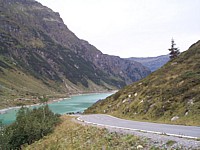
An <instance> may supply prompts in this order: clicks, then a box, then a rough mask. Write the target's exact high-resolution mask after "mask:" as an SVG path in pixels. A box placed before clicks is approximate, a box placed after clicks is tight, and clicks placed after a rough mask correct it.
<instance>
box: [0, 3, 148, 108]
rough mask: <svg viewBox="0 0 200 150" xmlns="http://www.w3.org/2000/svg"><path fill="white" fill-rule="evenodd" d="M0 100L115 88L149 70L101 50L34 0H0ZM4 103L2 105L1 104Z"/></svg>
mask: <svg viewBox="0 0 200 150" xmlns="http://www.w3.org/2000/svg"><path fill="white" fill-rule="evenodd" d="M0 7H1V9H0V12H1V13H0V22H1V24H0V91H1V92H0V100H1V102H2V103H3V104H2V105H1V106H3V105H5V104H7V101H8V100H14V99H15V100H16V99H17V98H27V99H37V97H38V96H41V95H48V96H49V97H50V96H53V97H55V96H58V97H59V96H60V94H65V95H66V94H69V93H81V92H92V91H102V90H110V89H118V88H121V87H123V86H125V85H126V84H129V83H131V82H134V81H137V80H139V79H141V78H143V77H145V76H147V75H148V74H149V73H150V70H148V69H147V68H146V67H144V66H142V65H141V64H140V63H137V62H131V61H128V60H124V59H121V58H119V57H116V56H109V55H104V54H102V53H101V52H100V51H99V50H97V49H96V48H95V47H94V46H92V45H90V44H89V43H88V42H86V41H84V40H80V39H79V38H78V37H76V35H75V34H74V33H72V32H71V31H70V30H69V29H68V28H67V26H66V25H65V24H64V23H63V21H62V19H61V18H60V16H59V14H58V13H56V12H53V11H52V10H51V9H49V8H47V7H45V6H42V5H41V4H40V3H38V2H36V1H35V0H0ZM4 103H5V104H4Z"/></svg>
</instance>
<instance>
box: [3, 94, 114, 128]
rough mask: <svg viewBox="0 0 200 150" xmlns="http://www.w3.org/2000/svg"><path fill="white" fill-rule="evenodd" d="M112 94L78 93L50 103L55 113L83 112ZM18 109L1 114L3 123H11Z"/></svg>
mask: <svg viewBox="0 0 200 150" xmlns="http://www.w3.org/2000/svg"><path fill="white" fill-rule="evenodd" d="M111 94H113V93H99V94H84V95H76V96H71V97H70V98H66V99H64V100H62V101H58V102H53V103H51V104H48V105H49V107H50V109H51V110H52V111H53V112H54V113H58V114H66V113H69V112H83V111H84V110H85V109H87V108H88V107H90V106H91V105H92V104H94V103H95V102H97V101H98V100H100V99H104V98H106V97H108V96H110V95H111ZM34 107H39V106H31V108H34ZM18 109H19V108H13V109H10V110H7V111H6V112H5V113H4V114H0V120H2V122H3V124H10V123H12V122H14V121H15V119H16V113H17V111H18Z"/></svg>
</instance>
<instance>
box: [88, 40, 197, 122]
mask: <svg viewBox="0 0 200 150" xmlns="http://www.w3.org/2000/svg"><path fill="white" fill-rule="evenodd" d="M85 113H108V114H112V115H115V116H118V117H123V118H128V119H135V120H144V121H155V122H162V123H175V124H186V125H200V41H198V42H197V43H196V44H193V45H192V46H191V47H190V49H189V50H188V51H186V52H183V53H182V54H181V55H180V56H179V57H178V58H176V59H174V60H172V61H170V62H169V63H167V64H166V65H165V66H163V67H162V68H161V69H159V70H158V71H156V72H154V73H152V74H151V75H149V76H148V77H147V78H145V79H143V80H141V81H139V82H137V83H134V84H132V85H129V86H126V87H125V88H123V89H122V90H120V91H119V92H117V93H116V94H115V95H112V96H110V97H108V98H107V99H105V100H103V101H99V102H98V103H96V104H94V105H93V106H92V107H90V108H89V109H87V110H86V111H85ZM174 116H178V117H179V119H178V120H176V121H171V118H172V117H174Z"/></svg>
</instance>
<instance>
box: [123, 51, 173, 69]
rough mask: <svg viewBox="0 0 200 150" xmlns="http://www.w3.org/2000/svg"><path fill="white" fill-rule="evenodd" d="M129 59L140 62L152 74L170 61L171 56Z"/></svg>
mask: <svg viewBox="0 0 200 150" xmlns="http://www.w3.org/2000/svg"><path fill="white" fill-rule="evenodd" d="M127 59H128V60H133V61H136V62H139V63H141V64H142V65H144V66H146V67H147V68H149V69H150V70H151V72H154V71H156V70H158V69H159V68H161V67H162V66H163V65H164V64H166V63H167V62H168V61H169V55H161V56H157V57H131V58H127Z"/></svg>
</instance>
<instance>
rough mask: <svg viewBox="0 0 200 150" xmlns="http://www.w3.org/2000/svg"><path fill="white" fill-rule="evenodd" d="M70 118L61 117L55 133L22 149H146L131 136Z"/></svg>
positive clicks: (144, 143) (137, 139) (139, 141)
mask: <svg viewBox="0 0 200 150" xmlns="http://www.w3.org/2000/svg"><path fill="white" fill-rule="evenodd" d="M71 119H72V117H69V116H62V120H63V123H62V124H60V125H59V126H57V127H56V129H55V132H54V133H52V134H50V135H48V136H45V137H44V138H43V139H41V140H39V141H37V142H35V143H33V144H32V145H30V146H27V147H24V149H26V150H34V149H35V150H36V149H37V150H43V149H47V150H50V149H57V150H63V149H80V150H82V149H84V150H90V149H109V150H112V149H113V150H116V149H137V146H138V145H142V147H143V148H145V147H147V144H146V142H144V141H142V140H140V139H139V138H137V137H135V136H133V135H123V134H117V133H115V132H114V133H110V132H108V131H107V129H105V128H97V127H92V126H87V125H82V124H79V123H76V122H74V121H71Z"/></svg>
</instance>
